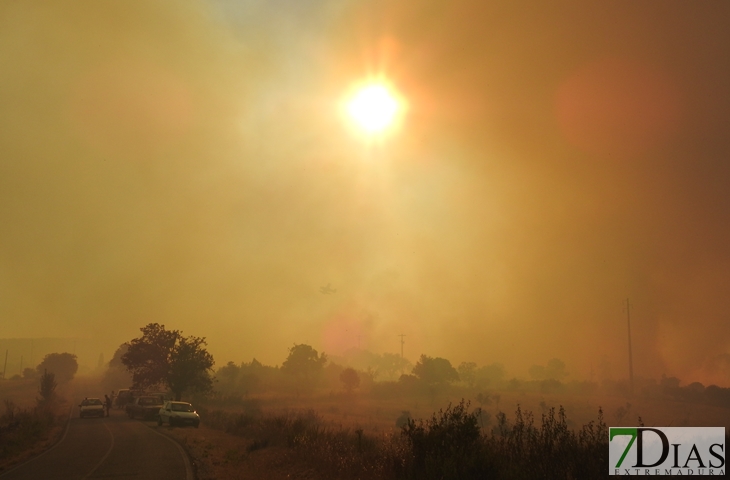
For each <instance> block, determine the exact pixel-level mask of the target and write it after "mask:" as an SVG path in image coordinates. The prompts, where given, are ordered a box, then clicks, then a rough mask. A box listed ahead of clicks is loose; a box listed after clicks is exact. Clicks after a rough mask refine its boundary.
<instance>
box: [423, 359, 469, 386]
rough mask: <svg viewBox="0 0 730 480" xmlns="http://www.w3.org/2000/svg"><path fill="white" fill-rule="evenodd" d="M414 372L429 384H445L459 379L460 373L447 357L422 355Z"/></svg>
mask: <svg viewBox="0 0 730 480" xmlns="http://www.w3.org/2000/svg"><path fill="white" fill-rule="evenodd" d="M413 374H414V375H415V376H417V377H418V378H419V379H421V380H422V381H423V382H425V383H427V384H429V385H443V384H447V383H451V382H456V381H458V380H459V374H458V372H457V371H456V369H455V368H454V367H452V366H451V362H450V361H448V360H446V359H445V358H440V357H436V358H432V357H429V356H426V355H421V358H420V359H419V360H418V362H416V365H415V366H414V367H413Z"/></svg>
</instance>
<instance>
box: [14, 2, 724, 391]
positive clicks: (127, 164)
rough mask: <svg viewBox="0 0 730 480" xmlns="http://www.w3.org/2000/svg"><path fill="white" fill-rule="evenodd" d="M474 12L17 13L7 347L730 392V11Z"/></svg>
mask: <svg viewBox="0 0 730 480" xmlns="http://www.w3.org/2000/svg"><path fill="white" fill-rule="evenodd" d="M488 3H489V4H487V2H476V1H471V2H458V1H457V2H448V3H443V2H431V1H423V0H419V1H402V2H385V1H381V2H378V1H376V2H372V1H369V2H363V1H344V2H343V1H341V0H337V1H326V0H308V1H302V2H288V1H283V0H280V1H274V2H261V1H251V2H234V1H224V0H219V1H213V0H211V1H199V2H196V1H183V2H180V1H174V2H172V1H170V2H146V1H144V2H143V1H138V2H132V1H117V2H113V1H108V2H68V3H65V2H5V3H3V5H2V6H0V59H1V64H2V68H1V69H0V105H1V107H0V147H1V149H2V150H1V151H2V157H0V225H1V227H0V319H1V320H0V338H31V337H34V336H42V337H63V338H80V339H84V340H85V342H86V343H87V344H91V345H93V348H90V347H88V346H86V347H84V351H89V352H90V353H89V355H88V359H84V358H80V360H81V361H82V362H83V361H86V362H87V363H88V364H91V365H95V364H96V361H97V357H98V356H99V353H102V352H103V353H104V356H105V358H107V359H109V358H111V357H112V354H113V352H114V349H115V348H116V347H117V346H118V345H119V344H120V343H122V342H124V341H128V340H129V339H131V338H133V337H135V336H137V335H138V334H139V330H138V329H139V328H140V327H141V326H143V325H145V324H147V323H149V322H159V323H162V324H164V325H165V326H166V327H168V328H173V329H180V330H182V331H183V332H184V333H185V334H188V335H196V336H205V337H207V339H208V343H209V350H210V352H211V353H213V355H214V356H215V358H216V360H217V362H218V365H223V364H224V363H225V362H226V361H227V360H233V361H236V362H239V361H241V360H250V359H251V358H253V357H256V358H258V359H259V360H261V361H263V362H266V363H270V364H280V363H281V362H282V361H283V360H284V358H286V354H287V348H288V347H290V346H291V345H292V344H293V343H307V344H311V345H312V346H314V347H315V348H317V349H318V350H320V351H325V352H330V353H333V354H340V353H342V352H343V351H345V350H347V349H349V348H352V347H355V346H357V345H358V342H360V345H361V346H362V348H367V349H369V350H372V351H375V352H399V351H400V338H399V337H398V335H399V334H401V333H402V334H405V335H406V337H405V355H406V356H407V357H409V358H411V359H416V358H418V356H419V355H420V354H421V353H426V354H429V355H434V356H442V357H446V358H449V359H451V361H452V362H454V363H457V364H458V362H460V361H464V360H465V361H475V362H478V363H479V364H486V363H492V362H495V361H499V362H502V363H504V364H505V366H506V367H507V370H508V372H509V374H510V375H517V376H520V375H525V373H526V372H527V369H528V367H529V366H530V365H533V364H544V363H545V361H546V360H547V359H550V358H553V357H558V358H561V359H562V360H564V361H565V363H566V364H567V365H568V370H569V371H570V373H571V375H573V376H574V378H582V377H586V376H587V375H588V374H589V370H590V368H591V367H592V366H593V367H594V368H596V367H597V365H598V364H599V362H601V361H603V362H605V361H606V359H608V361H609V362H610V363H611V365H612V366H613V369H614V372H615V375H616V376H626V375H627V370H628V367H627V360H626V351H627V339H626V312H625V301H626V299H627V298H630V300H631V303H632V309H631V314H632V333H633V345H634V369H635V372H636V374H637V375H644V376H658V375H660V374H662V373H666V374H667V375H676V376H678V377H680V378H682V379H683V380H684V379H687V380H698V381H702V382H706V383H717V384H719V385H723V386H728V385H730V366H729V365H728V364H727V358H728V357H727V354H730V321H728V320H730V318H728V315H729V314H728V311H730V308H729V307H730V295H728V293H727V292H728V272H730V253H729V250H728V248H727V245H728V244H729V243H730V242H729V241H730V230H729V229H730V218H728V217H729V216H730V201H729V199H730V197H729V195H730V194H729V193H728V189H727V185H728V181H729V180H730V165H729V164H728V158H729V156H728V154H730V137H728V135H727V125H728V120H729V118H728V117H729V115H728V114H729V112H730V93H729V91H728V88H727V85H730V56H729V55H728V45H730V38H729V36H730V34H728V29H727V26H728V25H729V24H730V6H729V5H728V4H726V3H723V2H704V3H692V4H689V3H686V2H671V1H670V2H667V1H656V2H652V1H647V2H640V3H635V2H610V3H607V2H562V3H560V4H559V5H554V4H549V3H546V4H544V5H536V4H535V3H534V2H525V3H516V2H488ZM373 74H382V75H384V76H386V77H387V78H388V79H389V80H390V81H391V83H392V84H393V85H394V86H395V87H396V88H397V89H398V91H399V92H400V93H401V95H403V97H404V98H406V99H407V101H408V111H407V114H406V117H405V118H404V121H403V124H402V125H401V126H400V128H399V129H398V130H397V131H395V132H393V133H392V134H391V135H389V136H388V138H386V139H384V140H383V141H381V142H376V143H371V142H368V141H367V140H366V139H365V138H364V136H363V135H362V134H360V133H359V132H357V131H356V130H355V129H353V128H352V127H351V125H350V124H349V123H348V121H347V119H346V118H344V116H343V114H342V112H341V102H342V101H343V98H344V97H345V95H347V93H348V91H349V90H350V89H351V88H352V85H354V84H356V83H358V82H360V81H362V80H363V79H365V78H367V77H368V76H369V75H373ZM328 285H329V286H330V288H331V290H336V291H335V292H331V291H330V290H329V289H327V290H325V291H324V292H323V291H322V290H321V288H322V287H325V286H328ZM79 348H81V347H79ZM723 355H726V356H725V357H723ZM723 358H725V360H724V362H725V363H723V360H722V359H723Z"/></svg>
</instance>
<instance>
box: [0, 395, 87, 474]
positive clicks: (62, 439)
mask: <svg viewBox="0 0 730 480" xmlns="http://www.w3.org/2000/svg"><path fill="white" fill-rule="evenodd" d="M73 409H74V406H73V405H71V406H70V407H69V409H68V420H66V425H64V427H63V435H61V438H60V440H58V441H57V442H56V443H54V444H53V445H51V447H50V448H47V449H46V450H43V451H42V452H41V453H39V454H38V455H36V456H34V457H30V458H29V459H28V460H26V461H25V462H23V463H19V464H18V465H16V466H14V467H12V468H11V469H10V470H6V471H4V472H2V473H0V478H2V477H4V476H5V475H7V474H8V473H10V472H12V471H13V470H16V469H18V468H20V467H22V466H23V465H25V464H26V463H30V462H32V461H34V460H37V459H39V458H41V457H42V456H43V455H45V454H46V453H48V452H50V451H51V450H53V449H54V448H56V447H57V446H58V445H59V444H60V443H61V442H63V441H64V440H65V439H66V435H68V430H69V426H70V425H71V415H72V414H73Z"/></svg>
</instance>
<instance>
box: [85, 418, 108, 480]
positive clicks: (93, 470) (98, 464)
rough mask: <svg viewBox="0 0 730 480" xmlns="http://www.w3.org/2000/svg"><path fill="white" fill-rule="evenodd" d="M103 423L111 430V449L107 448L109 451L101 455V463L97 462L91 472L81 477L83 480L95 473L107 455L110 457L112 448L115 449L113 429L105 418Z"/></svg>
mask: <svg viewBox="0 0 730 480" xmlns="http://www.w3.org/2000/svg"><path fill="white" fill-rule="evenodd" d="M102 423H103V424H104V426H105V427H106V429H107V431H109V436H110V437H111V438H112V444H111V445H109V450H107V452H106V453H105V454H104V456H103V457H101V460H99V463H97V464H96V465H95V466H94V468H92V469H91V471H90V472H89V473H87V474H86V475H84V476H83V477H81V480H85V479H87V478H89V476H90V475H91V474H92V473H94V472H95V471H96V470H97V469H98V468H99V467H101V464H102V463H104V460H106V457H108V456H109V454H110V453H112V450H113V449H114V434H113V433H112V429H111V428H109V425H107V424H106V420H104V422H102Z"/></svg>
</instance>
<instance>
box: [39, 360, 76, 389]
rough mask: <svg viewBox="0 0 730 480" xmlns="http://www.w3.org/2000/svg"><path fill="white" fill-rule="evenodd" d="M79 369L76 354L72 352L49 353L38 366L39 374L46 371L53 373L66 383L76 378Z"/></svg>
mask: <svg viewBox="0 0 730 480" xmlns="http://www.w3.org/2000/svg"><path fill="white" fill-rule="evenodd" d="M78 369H79V364H78V362H77V361H76V355H73V354H71V353H49V354H48V355H46V356H45V357H43V361H42V362H41V363H40V364H38V366H37V367H36V371H37V372H38V373H39V374H41V375H43V374H44V373H45V372H46V371H48V372H50V373H53V374H54V375H55V377H56V379H57V381H59V382H61V383H66V382H68V381H70V380H71V379H72V378H74V375H76V372H77V371H78Z"/></svg>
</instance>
